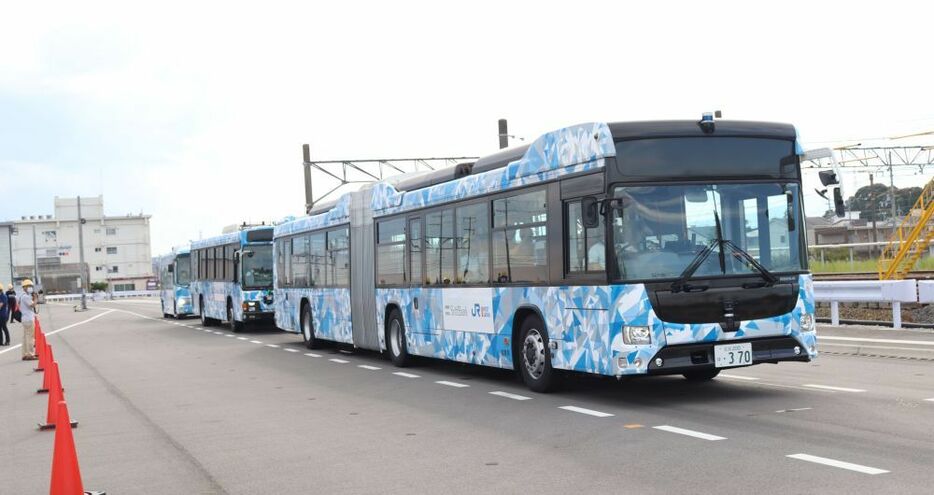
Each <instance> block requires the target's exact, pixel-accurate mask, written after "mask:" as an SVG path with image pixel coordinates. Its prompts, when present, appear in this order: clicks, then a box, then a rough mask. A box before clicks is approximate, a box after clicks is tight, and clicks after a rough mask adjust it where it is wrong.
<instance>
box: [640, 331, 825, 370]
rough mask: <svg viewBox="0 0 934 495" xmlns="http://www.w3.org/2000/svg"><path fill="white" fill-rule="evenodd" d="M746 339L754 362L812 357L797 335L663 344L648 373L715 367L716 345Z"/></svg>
mask: <svg viewBox="0 0 934 495" xmlns="http://www.w3.org/2000/svg"><path fill="white" fill-rule="evenodd" d="M743 342H750V343H751V344H752V364H753V365H756V364H762V363H779V362H782V361H803V362H808V361H810V360H811V357H810V355H809V354H808V351H807V349H805V348H804V346H803V345H802V344H801V342H799V341H798V340H797V339H795V338H794V337H771V338H758V339H745V340H743V339H737V340H730V341H727V342H704V343H696V344H679V345H671V346H666V347H663V348H662V349H660V350H659V351H658V352H657V353H655V355H654V356H652V358H651V359H650V360H649V363H648V369H647V370H646V373H647V374H649V375H672V374H681V373H685V372H690V371H702V370H708V369H714V368H715V365H714V346H717V345H723V344H739V343H743ZM659 360H661V361H659ZM659 364H661V366H659ZM747 366H751V365H747ZM721 369H727V368H721Z"/></svg>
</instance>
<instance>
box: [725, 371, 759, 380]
mask: <svg viewBox="0 0 934 495" xmlns="http://www.w3.org/2000/svg"><path fill="white" fill-rule="evenodd" d="M720 378H729V379H731V380H748V381H755V380H758V378H756V377H754V376H744V375H729V374H726V373H720Z"/></svg>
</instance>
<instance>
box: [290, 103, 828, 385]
mask: <svg viewBox="0 0 934 495" xmlns="http://www.w3.org/2000/svg"><path fill="white" fill-rule="evenodd" d="M802 153H803V151H802V149H801V147H800V145H799V144H798V140H797V134H796V131H795V129H794V127H793V126H791V125H787V124H777V123H767V122H740V121H728V120H714V119H713V117H712V116H706V115H705V117H704V118H703V119H702V120H700V121H656V122H619V123H588V124H582V125H575V126H571V127H566V128H563V129H559V130H556V131H553V132H549V133H547V134H544V135H542V136H540V137H539V138H537V139H536V140H535V141H534V142H532V143H531V144H530V145H527V146H523V147H519V148H515V149H508V150H503V151H501V152H498V153H496V154H493V155H490V156H487V157H483V158H481V159H479V160H477V161H476V162H475V163H471V164H461V165H460V166H458V167H456V168H453V169H447V170H440V171H436V172H431V173H426V174H421V175H417V176H408V177H404V178H401V179H396V180H389V181H383V182H378V183H375V184H372V185H368V186H366V187H364V188H362V189H360V190H359V191H355V192H352V193H348V194H346V195H344V196H343V197H341V198H340V199H339V200H338V201H336V202H334V203H332V204H327V205H322V206H320V207H318V208H315V209H313V210H312V211H310V212H309V215H308V216H306V217H302V218H299V219H297V220H293V221H290V222H286V223H283V224H281V225H278V226H277V227H276V229H275V236H274V237H275V249H274V253H275V258H276V275H275V279H276V287H275V293H276V297H275V308H276V323H277V325H278V326H279V327H280V328H282V329H284V330H288V331H294V332H300V333H301V334H302V335H303V338H304V340H305V342H306V344H307V345H308V346H309V347H313V346H315V345H317V343H318V342H319V341H320V340H333V341H337V342H347V343H352V344H353V345H354V346H357V347H361V348H366V349H373V350H377V351H381V352H386V353H388V355H389V357H390V358H391V360H392V362H393V363H394V364H396V365H398V366H406V365H408V364H409V363H410V362H411V359H412V357H414V356H425V357H431V358H438V359H446V360H453V361H458V362H463V363H472V364H479V365H485V366H493V367H499V368H506V369H514V370H516V371H517V372H518V373H519V374H520V375H521V377H522V379H523V380H524V382H525V383H526V385H527V386H528V387H529V388H531V389H532V390H534V391H540V392H544V391H548V390H550V389H552V388H553V387H554V386H555V385H556V384H557V383H558V382H559V379H560V377H561V376H562V375H563V373H564V372H568V371H576V372H584V373H592V374H598V375H606V376H615V377H617V378H622V377H629V376H638V375H662V374H680V375H683V376H684V377H686V378H687V379H689V380H692V381H705V380H710V379H713V378H714V377H715V376H716V375H717V374H718V373H719V372H720V370H722V369H724V368H730V367H738V366H750V365H755V364H760V363H778V362H781V361H810V360H811V359H813V358H815V357H816V356H817V346H816V336H815V326H814V296H813V288H812V281H811V276H810V274H809V271H808V266H807V256H806V253H807V246H806V236H805V235H804V232H805V227H804V216H803V211H802V192H801V170H800V161H801V155H802Z"/></svg>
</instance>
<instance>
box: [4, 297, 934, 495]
mask: <svg viewBox="0 0 934 495" xmlns="http://www.w3.org/2000/svg"><path fill="white" fill-rule="evenodd" d="M158 308H159V306H158V302H157V301H155V302H153V301H121V302H112V303H97V304H95V305H94V308H92V309H91V310H89V311H88V312H84V313H75V312H73V311H71V308H70V307H66V306H57V305H51V304H50V305H46V306H44V307H43V311H44V314H43V315H42V318H43V326H44V329H45V330H46V332H47V333H51V332H54V331H57V330H60V331H59V332H58V333H55V334H52V335H50V336H49V338H48V340H49V342H50V343H51V344H52V345H53V347H54V352H55V356H56V359H57V360H58V362H59V365H60V367H61V370H62V381H63V384H64V387H65V389H66V390H65V397H66V400H67V401H68V404H69V410H70V413H71V416H72V418H73V419H76V420H78V421H79V422H80V426H79V427H78V428H77V429H75V430H74V434H75V441H76V443H77V448H78V454H79V457H80V462H81V470H82V475H83V478H84V481H85V489H88V490H91V489H94V490H106V491H107V493H109V494H111V495H113V494H125V493H172V494H176V493H184V494H189V493H211V494H213V493H231V494H235V493H236V494H239V493H243V494H255V493H276V494H279V493H282V494H291V493H440V492H448V493H464V492H470V493H520V492H521V493H565V494H567V493H573V494H577V493H608V492H610V491H612V492H616V493H679V492H680V493H717V494H721V493H744V494H745V493H750V492H758V493H886V494H888V493H931V491H932V488H931V487H932V484H934V468H932V466H934V400H932V399H934V356H932V354H934V352H926V351H925V350H926V349H928V348H931V349H934V345H930V344H934V334H930V333H918V332H914V333H911V332H907V333H906V332H895V331H892V330H890V331H888V332H889V333H883V332H881V331H878V330H860V329H853V331H852V332H849V331H847V330H839V329H830V330H828V329H821V334H822V335H826V336H828V337H833V338H831V339H828V340H826V341H824V342H827V343H832V344H835V345H837V347H831V346H828V347H827V348H826V349H827V350H828V351H829V352H832V353H833V354H829V353H828V354H825V355H823V356H821V357H820V358H819V359H818V360H816V361H815V362H813V363H809V364H803V363H785V364H781V365H762V366H756V367H751V368H744V369H738V370H731V371H729V372H724V373H723V374H721V376H720V377H719V378H717V379H716V380H715V381H713V382H711V383H706V384H691V383H688V382H686V381H685V380H683V379H680V378H677V377H671V378H648V379H639V380H633V381H629V382H617V381H615V380H612V379H597V378H592V377H587V376H574V377H573V378H571V379H569V380H568V383H567V385H566V387H565V388H564V390H562V391H560V392H558V393H553V394H548V395H540V394H534V393H532V392H530V391H528V390H527V389H525V388H524V387H523V386H522V385H521V383H519V382H518V381H517V379H516V378H515V377H514V375H513V374H512V373H510V372H506V371H502V370H491V369H485V368H479V367H471V366H463V365H458V364H454V363H444V362H436V361H429V360H426V361H422V362H420V363H419V364H418V365H417V366H415V367H411V368H406V369H398V368H394V367H392V365H391V364H390V363H389V362H388V361H387V360H385V359H383V358H382V357H381V356H379V355H378V354H374V353H370V352H359V351H354V350H353V349H350V348H346V347H326V348H324V349H322V350H318V351H308V350H307V349H305V348H304V347H303V346H302V344H301V338H300V337H299V336H296V335H292V334H285V333H281V332H278V331H275V330H273V329H249V330H248V331H247V332H245V333H243V334H236V335H235V334H233V333H231V332H229V331H228V330H226V329H225V328H222V327H221V328H217V327H212V328H211V329H202V328H201V326H200V324H199V323H198V322H197V320H195V319H188V320H182V321H175V320H163V319H162V318H161V317H160V315H159V309H158ZM91 318H94V319H93V320H90V321H88V320H89V319H91ZM72 325H74V326H72ZM13 333H14V344H16V343H18V342H19V338H20V335H19V334H20V333H21V331H20V327H19V326H18V325H14V327H13ZM852 339H861V340H852ZM866 339H870V340H866ZM877 340H882V341H900V342H876V341H877ZM917 342H928V344H924V343H921V344H918V343H917ZM877 347H887V348H895V349H878V350H877V349H874V348H877ZM898 348H901V349H910V350H911V351H910V352H909V351H907V350H898ZM831 349H832V350H831ZM19 356H20V350H19V349H15V348H10V347H3V348H0V386H2V389H0V391H2V392H0V447H2V448H0V493H3V494H6V493H11V494H12V493H17V494H19V493H48V486H49V485H48V483H49V473H50V465H51V457H52V442H53V435H54V433H52V432H40V431H37V429H36V424H37V423H38V422H40V421H42V420H43V419H44V415H45V408H46V400H47V399H46V396H44V395H37V394H36V393H35V389H36V388H38V385H39V384H40V383H41V374H40V373H34V372H33V371H32V368H33V363H26V362H22V361H20V359H19ZM878 356H893V357H878ZM400 373H402V374H400Z"/></svg>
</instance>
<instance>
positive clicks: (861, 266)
mask: <svg viewBox="0 0 934 495" xmlns="http://www.w3.org/2000/svg"><path fill="white" fill-rule="evenodd" d="M877 266H878V265H877V264H876V260H853V263H850V260H834V261H825V262H823V263H821V261H820V260H819V259H816V260H815V259H813V258H812V259H811V271H812V272H814V273H845V272H875V271H877V270H878V267H877ZM914 269H915V270H934V257H925V258H921V259H920V260H918V264H917V265H915V268H914Z"/></svg>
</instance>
